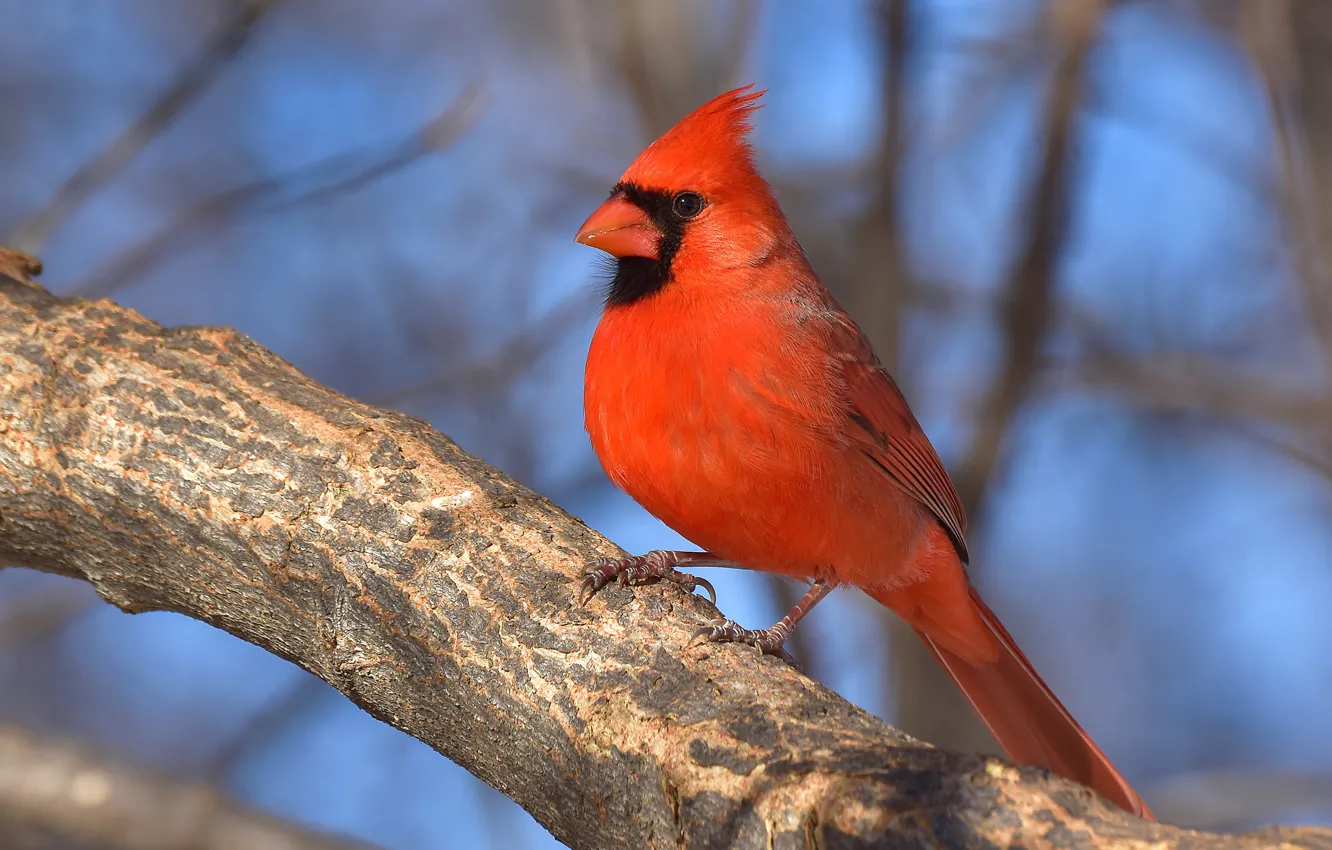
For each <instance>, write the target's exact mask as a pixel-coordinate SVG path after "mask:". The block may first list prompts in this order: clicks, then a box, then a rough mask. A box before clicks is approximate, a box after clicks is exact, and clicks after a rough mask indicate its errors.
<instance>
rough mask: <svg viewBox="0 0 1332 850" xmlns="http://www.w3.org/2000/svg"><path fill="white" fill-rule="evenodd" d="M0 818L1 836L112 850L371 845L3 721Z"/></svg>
mask: <svg viewBox="0 0 1332 850" xmlns="http://www.w3.org/2000/svg"><path fill="white" fill-rule="evenodd" d="M0 824H4V832H3V834H4V835H5V836H6V838H7V839H8V838H10V837H12V835H13V834H14V833H15V832H39V833H41V834H44V835H48V836H52V837H56V838H60V839H62V840H63V841H68V842H78V843H80V844H81V845H82V844H86V845H92V846H96V847H104V848H108V850H176V848H181V847H189V848H193V850H228V848H238V847H244V848H246V850H370V845H368V844H363V843H361V842H359V841H350V840H346V839H338V838H334V837H332V836H329V835H325V834H323V833H319V832H315V831H313V830H310V829H306V828H303V827H299V826H295V825H293V824H290V823H286V822H284V821H282V820H280V819H278V818H276V817H273V816H272V815H268V814H264V813H261V812H256V811H252V810H249V809H246V808H244V807H242V806H240V805H238V804H237V803H235V802H234V801H232V800H229V799H227V798H226V797H224V796H223V795H222V794H220V793H218V791H217V789H216V788H215V787H214V786H212V785H209V784H207V783H205V782H182V781H181V780H179V779H174V778H170V777H166V776H157V775H154V774H150V773H146V772H141V771H138V770H135V769H132V768H128V767H125V766H123V765H118V764H114V763H112V762H108V761H106V760H105V759H101V758H98V757H96V756H93V755H90V754H88V753H86V752H83V751H82V750H81V749H79V748H77V747H74V746H70V745H68V744H62V743H54V742H50V741H43V740H41V739H39V738H37V737H35V736H33V735H32V734H30V733H28V732H25V731H23V730H21V729H16V728H14V727H11V726H0ZM6 846H8V843H6Z"/></svg>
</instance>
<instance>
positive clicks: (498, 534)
mask: <svg viewBox="0 0 1332 850" xmlns="http://www.w3.org/2000/svg"><path fill="white" fill-rule="evenodd" d="M3 267H8V268H11V269H15V268H21V264H19V263H12V262H11V263H5V262H0V268H3ZM0 399H3V402H0V561H5V562H10V563H16V564H19V565H24V566H28V567H32V568H35V569H39V570H45V571H48V572H52V573H58V574H62V575H67V576H73V577H77V578H82V579H84V580H86V581H89V582H91V583H92V584H93V586H94V587H96V588H97V591H98V592H99V593H100V594H101V595H102V596H103V597H104V598H105V599H107V600H109V601H111V602H113V603H114V604H116V605H118V606H119V607H121V608H123V609H124V610H126V611H148V610H170V611H177V612H180V613H182V614H185V615H187V616H190V617H194V618H197V619H200V620H203V621H205V622H207V623H210V624H212V625H214V626H216V627H218V628H220V629H224V630H226V631H228V632H230V633H231V634H233V635H236V636H238V637H240V638H242V639H244V640H247V641H250V642H252V643H255V644H257V645H258V646H261V647H264V648H265V649H268V650H269V651H271V652H274V653H276V654H278V655H280V656H282V657H284V658H288V659H290V660H292V661H293V662H295V663H297V664H299V665H300V666H302V667H304V668H305V669H307V670H309V671H311V672H312V673H314V674H315V675H317V676H319V677H320V678H322V679H324V680H325V681H327V682H329V683H330V684H332V685H333V686H334V687H336V688H337V689H338V690H340V691H342V693H344V694H345V695H347V696H348V697H349V698H350V699H352V700H353V701H355V702H356V703H357V704H358V705H360V706H361V707H363V708H364V709H365V710H366V711H368V712H370V713H371V714H373V715H374V716H376V717H378V718H380V719H382V720H384V721H385V722H388V723H391V724H393V725H394V726H396V727H398V728H399V729H402V730H404V731H405V732H407V733H408V734H410V735H413V736H415V737H417V738H419V739H421V740H422V741H425V742H426V743H428V744H430V745H431V746H433V747H434V748H435V749H437V750H438V751H439V752H441V753H443V754H444V755H446V756H448V757H449V758H452V759H453V760H454V761H456V762H458V763H459V764H461V765H462V766H463V767H465V768H466V769H468V770H470V771H471V772H473V773H474V774H476V775H477V776H478V777H480V778H481V779H483V780H484V781H486V782H488V783H489V784H491V785H493V786H495V787H496V788H498V789H500V790H501V791H503V792H504V793H505V794H507V795H509V796H510V797H512V798H513V799H515V800H516V801H518V802H519V803H520V804H521V805H522V806H523V807H524V808H526V809H527V810H528V811H529V812H531V813H532V814H533V815H534V816H535V817H536V819H537V820H538V821H539V822H540V823H542V824H543V825H544V826H545V827H546V828H548V829H549V830H550V831H551V832H552V833H553V834H554V835H555V836H556V837H557V838H559V839H560V840H561V841H564V842H566V843H567V844H569V845H570V846H572V847H574V848H580V850H581V848H612V847H613V848H619V847H639V846H648V847H665V846H670V847H737V848H750V847H772V846H778V847H791V848H797V847H815V846H818V847H832V846H837V847H868V846H883V845H885V844H889V843H897V844H904V845H910V846H917V845H920V844H925V843H929V844H942V845H947V846H950V847H963V846H980V845H983V844H989V843H993V844H998V845H1001V846H1009V845H1011V844H1014V843H1022V844H1023V845H1025V846H1028V847H1033V848H1040V847H1053V846H1055V845H1057V844H1058V845H1060V846H1062V845H1063V844H1065V843H1067V841H1068V836H1071V835H1077V836H1079V839H1078V840H1079V842H1082V843H1086V844H1093V845H1095V844H1099V845H1102V846H1108V845H1109V844H1110V843H1114V844H1115V845H1116V846H1145V845H1146V843H1147V842H1159V843H1158V844H1156V845H1155V846H1158V847H1175V846H1181V845H1182V844H1183V843H1188V844H1190V845H1191V846H1195V847H1202V846H1206V847H1226V848H1252V847H1260V846H1270V845H1271V844H1272V843H1273V842H1275V841H1277V840H1278V839H1280V840H1286V841H1288V842H1290V843H1291V844H1292V845H1295V846H1305V847H1313V846H1314V845H1315V843H1316V842H1319V841H1322V842H1324V843H1325V842H1327V841H1329V840H1332V833H1330V832H1328V831H1320V830H1313V829H1310V830H1285V831H1281V832H1279V833H1276V832H1269V833H1264V834H1263V835H1261V836H1250V837H1242V836H1241V837H1236V836H1220V835H1217V836H1203V835H1199V834H1195V833H1186V832H1183V831H1180V830H1177V829H1173V828H1170V827H1166V826H1159V825H1154V824H1148V823H1145V822H1142V821H1139V820H1136V819H1134V818H1132V817H1131V816H1129V815H1127V814H1126V813H1124V812H1121V811H1119V810H1118V809H1116V808H1114V807H1112V806H1110V805H1109V804H1108V803H1106V802H1104V801H1103V800H1101V799H1100V798H1098V797H1096V796H1095V795H1094V794H1093V793H1092V792H1091V791H1089V790H1087V789H1084V788H1081V787H1080V786H1077V785H1074V784H1071V783H1069V782H1067V781H1064V780H1061V779H1057V778H1053V777H1051V776H1049V775H1048V774H1047V773H1045V772H1044V771H1041V770H1038V769H1034V768H1021V769H1017V768H1013V767H1011V766H1009V765H1007V764H1005V763H1004V762H1002V761H1000V760H997V759H980V758H975V757H969V756H963V755H956V754H952V753H947V752H943V751H940V750H935V749H932V748H929V747H926V746H923V745H921V744H919V743H918V742H915V741H913V740H911V739H909V738H907V737H905V736H903V735H901V734H900V733H898V732H896V731H895V730H893V729H891V728H889V727H888V726H886V725H885V724H883V723H882V722H880V721H879V720H877V719H875V718H873V717H871V716H869V715H867V714H865V713H864V712H862V711H860V710H858V709H856V708H855V707H853V706H851V705H849V704H848V703H846V702H845V701H844V700H842V699H841V698H839V697H838V696H837V695H836V694H833V693H831V692H829V691H828V690H826V689H824V688H822V687H820V686H819V685H817V684H815V683H813V682H811V681H809V680H808V679H806V678H804V677H803V676H801V675H800V674H799V673H797V672H796V671H795V670H793V669H791V668H790V667H788V666H786V665H785V664H783V663H782V662H780V661H779V660H777V659H773V658H766V657H761V656H758V655H756V654H755V653H754V652H753V650H752V649H751V648H747V647H743V646H717V645H702V646H695V645H691V643H692V636H693V633H694V630H695V629H696V628H697V627H698V626H699V625H701V624H702V623H703V622H704V621H706V620H708V619H710V618H712V617H713V616H715V615H716V614H717V611H716V610H715V609H714V608H712V606H710V605H709V604H708V603H707V602H706V601H705V600H703V599H702V598H700V597H695V596H689V595H686V594H683V593H681V592H680V591H679V590H678V589H677V588H674V587H666V588H662V587H650V588H637V589H629V588H622V587H619V586H613V587H610V588H607V589H606V590H604V591H603V592H602V593H601V594H599V595H598V596H597V597H596V598H595V599H594V600H593V601H592V602H591V603H589V606H588V607H587V608H586V609H584V608H581V607H578V606H576V605H575V604H573V594H574V590H575V589H576V587H577V577H578V575H579V569H580V565H581V564H582V563H583V561H585V560H586V559H589V558H593V557H596V556H604V555H618V554H619V552H618V551H617V550H616V549H615V548H614V547H613V546H611V545H610V544H609V543H607V542H606V541H605V540H604V539H602V538H601V537H599V536H598V535H596V534H595V533H594V532H592V531H590V530H589V529H588V528H586V527H585V526H584V525H583V524H582V523H580V522H579V521H578V520H577V519H575V518H573V517H570V516H569V515H567V514H565V513H564V512H562V511H560V510H559V509H558V508H556V507H555V506H554V505H552V504H550V503H549V502H547V501H546V500H544V499H542V498H541V497H539V496H537V495H536V494H534V493H532V492H531V491H529V490H527V489H525V488H523V487H522V486H521V485H519V484H517V483H515V482H513V481H511V480H509V479H507V478H505V477H504V476H503V475H502V474H500V473H499V472H498V471H496V470H494V469H493V468H491V467H489V466H488V465H486V464H485V463H483V462H482V461H480V460H478V459H476V458H474V457H471V456H469V455H467V454H466V453H464V452H463V451H461V450H460V449H459V448H458V447H457V446H456V445H454V444H453V443H452V442H451V441H450V440H449V439H448V438H447V437H445V436H443V435H442V434H439V433H437V432H435V431H433V430H431V429H430V427H429V426H428V425H427V424H426V423H424V422H421V421H419V420H416V419H412V418H410V417H407V416H403V415H400V414H395V413H389V412H386V411H382V410H376V409H374V408H371V407H368V406H365V405H362V404H358V403H356V402H353V401H351V400H349V399H346V398H344V397H342V396H340V395H338V394H337V393H334V392H333V391H331V390H329V389H327V388H324V387H322V386H319V385H318V384H316V383H314V382H313V381H311V380H310V379H309V378H307V377H305V376H304V375H302V374H301V373H299V372H298V371H296V370H295V369H294V368H292V367H291V366H290V365H288V364H287V363H285V362H283V361H282V360H280V359H279V358H277V357H276V356H274V355H273V354H271V353H269V352H268V351H266V350H264V349H263V348H260V347H259V346H257V345H255V344H254V343H253V342H251V341H250V340H248V339H246V338H245V337H243V336H241V335H240V334H238V333H236V332H234V331H231V330H228V329H221V328H180V329H174V330H168V329H163V328H162V327H160V326H158V325H156V324H154V323H153V322H150V321H148V320H146V319H144V318H143V317H141V316H139V315H138V314H137V313H134V312H132V311H129V310H125V309H123V308H121V307H118V306H116V305H114V304H112V303H110V302H107V301H97V302H89V301H84V300H80V299H60V298H56V297H54V296H51V295H50V294H48V293H47V292H46V291H45V290H43V289H41V288H40V287H39V286H37V285H36V284H35V283H32V282H31V281H29V280H0Z"/></svg>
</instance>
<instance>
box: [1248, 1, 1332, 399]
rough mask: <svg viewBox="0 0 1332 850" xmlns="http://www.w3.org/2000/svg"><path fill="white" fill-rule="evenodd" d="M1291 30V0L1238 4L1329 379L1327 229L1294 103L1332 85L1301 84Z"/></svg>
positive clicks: (1331, 338)
mask: <svg viewBox="0 0 1332 850" xmlns="http://www.w3.org/2000/svg"><path fill="white" fill-rule="evenodd" d="M1292 26H1293V22H1292V20H1291V6H1290V0H1242V2H1241V4H1240V16H1239V28H1240V38H1241V40H1242V41H1243V42H1244V44H1245V46H1246V47H1247V48H1248V51H1249V54H1250V55H1251V56H1252V57H1253V62H1254V64H1255V65H1256V67H1257V70H1258V77H1259V80H1260V81H1261V82H1262V85H1263V89H1264V91H1265V93H1266V95H1267V102H1268V105H1269V108H1270V110H1271V115H1272V128H1273V133H1274V135H1275V137H1276V143H1277V145H1276V147H1277V156H1278V163H1279V166H1280V171H1281V176H1282V180H1281V186H1282V197H1283V198H1284V201H1285V203H1284V206H1285V209H1286V218H1287V221H1288V222H1289V226H1290V230H1291V233H1292V237H1293V239H1292V241H1293V243H1294V245H1293V247H1294V250H1295V258H1296V261H1297V264H1298V280H1299V282H1300V283H1301V284H1302V286H1301V289H1302V291H1303V293H1304V301H1305V306H1306V312H1307V315H1308V317H1309V321H1310V323H1311V324H1312V326H1313V330H1314V333H1315V334H1316V336H1317V338H1318V340H1319V343H1320V344H1321V346H1322V349H1323V353H1324V356H1325V358H1326V365H1327V371H1328V374H1329V376H1332V285H1329V284H1330V282H1329V280H1328V278H1327V271H1328V263H1327V255H1326V248H1325V246H1324V245H1322V239H1321V238H1320V237H1321V236H1322V235H1323V234H1328V233H1332V229H1330V228H1329V227H1328V223H1327V222H1324V221H1322V220H1321V219H1322V213H1323V212H1324V211H1323V210H1321V209H1320V203H1319V202H1320V200H1321V199H1319V198H1318V197H1317V196H1316V193H1315V192H1316V189H1317V188H1318V186H1319V183H1318V180H1317V178H1316V176H1315V175H1314V172H1313V163H1311V162H1310V159H1309V150H1308V145H1307V138H1306V128H1305V126H1304V122H1303V120H1302V117H1301V115H1300V112H1299V109H1298V105H1297V99H1298V89H1299V87H1300V86H1301V85H1310V84H1312V85H1315V86H1318V87H1319V95H1318V96H1320V97H1326V96H1327V95H1326V92H1325V91H1323V90H1322V87H1321V85H1322V84H1323V83H1326V82H1332V81H1329V80H1321V81H1320V80H1301V78H1300V76H1299V74H1298V72H1297V71H1298V65H1297V63H1298V61H1299V60H1298V52H1299V51H1298V50H1297V48H1296V46H1295V41H1294V35H1293V33H1292Z"/></svg>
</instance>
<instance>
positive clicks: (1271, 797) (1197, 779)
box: [1151, 770, 1332, 831]
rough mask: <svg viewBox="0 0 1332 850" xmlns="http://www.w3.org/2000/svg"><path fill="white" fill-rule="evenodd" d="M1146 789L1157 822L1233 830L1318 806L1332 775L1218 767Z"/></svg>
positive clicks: (1329, 793)
mask: <svg viewBox="0 0 1332 850" xmlns="http://www.w3.org/2000/svg"><path fill="white" fill-rule="evenodd" d="M1151 791H1152V794H1151V798H1152V808H1153V809H1154V810H1155V811H1156V815H1157V817H1159V818H1161V819H1162V820H1168V821H1169V822H1170V823H1176V824H1179V825H1180V826H1184V827H1188V828H1190V829H1210V830H1223V831H1233V830H1236V829H1243V828H1245V827H1247V826H1250V825H1252V824H1255V823H1269V822H1271V821H1274V820H1282V819H1286V818H1290V817H1299V816H1300V815H1302V814H1304V813H1305V812H1310V811H1316V810H1318V809H1320V808H1323V807H1324V806H1326V805H1327V801H1328V800H1332V776H1319V775H1315V774H1305V775H1301V774H1293V773H1274V772H1270V771H1245V772H1241V771H1236V770H1218V771H1209V772H1205V773H1186V774H1181V775H1178V776H1172V777H1171V778H1170V779H1168V780H1166V781H1164V782H1159V783H1157V784H1156V785H1154V786H1153V787H1152V789H1151Z"/></svg>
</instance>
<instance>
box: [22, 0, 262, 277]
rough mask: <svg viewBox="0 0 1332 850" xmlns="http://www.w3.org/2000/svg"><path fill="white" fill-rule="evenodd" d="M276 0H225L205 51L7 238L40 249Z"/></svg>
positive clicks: (230, 54)
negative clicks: (222, 19) (221, 20)
mask: <svg viewBox="0 0 1332 850" xmlns="http://www.w3.org/2000/svg"><path fill="white" fill-rule="evenodd" d="M280 2H281V0H227V6H228V12H229V15H230V17H229V20H228V21H227V22H226V23H225V24H223V25H222V26H221V27H220V28H219V29H218V30H217V31H216V32H214V33H213V35H212V37H211V38H210V39H209V41H208V44H207V45H205V46H204V49H203V51H202V52H201V53H200V54H199V55H198V56H197V57H195V59H194V61H192V62H190V64H188V65H186V66H185V68H184V69H183V70H182V71H181V72H180V75H179V76H178V77H177V78H176V80H175V82H173V83H172V84H171V86H170V87H168V88H167V90H166V91H165V92H163V93H162V94H161V95H160V96H159V97H158V98H157V100H156V101H154V102H153V104H152V105H151V106H149V107H148V109H147V110H146V111H145V112H144V113H143V114H142V115H140V116H139V117H138V119H137V120H135V121H134V122H133V123H132V124H130V125H129V126H128V127H126V128H125V129H124V130H122V131H121V133H120V135H118V136H116V137H115V139H113V140H112V141H111V144H110V145H108V146H107V147H106V148H105V149H104V150H102V151H101V152H100V153H98V154H97V155H96V156H94V157H93V158H92V159H90V160H88V161H87V162H85V163H84V164H83V165H82V166H80V167H79V169H78V170H77V171H75V172H74V173H73V174H72V175H70V176H69V178H68V179H67V180H66V181H65V182H64V183H63V184H62V185H61V186H60V187H59V188H58V189H56V190H55V192H54V193H52V195H51V197H50V199H49V200H47V202H46V203H45V204H44V205H43V206H41V207H40V208H38V209H37V210H35V211H34V212H33V213H31V214H30V215H29V216H28V217H27V218H25V219H23V220H22V221H20V222H19V223H18V224H17V225H15V227H14V229H13V230H11V231H10V233H9V235H8V236H7V237H6V238H5V242H6V243H7V244H9V245H12V246H14V247H15V248H18V249H19V250H22V251H28V252H30V253H37V252H39V251H40V250H41V249H42V247H43V246H44V245H45V244H46V241H47V240H48V239H49V238H50V237H51V234H52V233H54V232H55V231H56V230H57V229H58V228H59V227H60V226H61V225H62V224H64V223H65V221H67V220H68V219H69V217H70V216H72V215H73V214H74V213H75V212H77V211H78V209H79V208H80V207H82V206H83V204H84V203H85V202H87V200H88V199H89V198H90V197H92V196H93V195H94V194H95V193H96V192H97V191H98V190H99V189H100V188H101V187H102V186H105V185H106V184H107V183H109V182H111V180H113V179H114V178H115V177H116V175H117V174H119V173H120V172H121V170H123V169H124V168H125V166H127V165H129V163H130V162H131V161H132V160H133V159H134V158H135V157H136V156H138V155H139V153H140V151H142V150H143V149H144V148H146V147H147V146H148V145H149V144H150V143H151V142H152V141H153V139H155V138H157V136H158V135H160V134H161V133H162V131H163V130H165V129H166V128H167V127H168V126H169V125H170V124H171V122H172V121H174V120H175V119H176V118H177V117H178V116H179V115H180V113H181V112H183V111H184V110H185V108H186V107H188V106H189V105H190V104H191V103H192V102H193V101H194V99H195V97H197V96H198V95H199V93H200V92H202V91H203V90H204V89H206V88H207V87H208V86H209V84H210V83H212V81H213V80H214V79H215V78H216V77H217V75H218V74H219V73H221V72H222V70H224V69H225V68H226V67H227V65H228V64H230V62H231V60H232V59H234V58H235V57H236V56H237V55H238V54H239V53H240V51H241V49H242V48H243V47H244V46H245V45H246V44H247V43H248V42H249V40H250V37H251V36H252V35H254V32H255V30H256V28H257V27H258V25H259V23H260V22H261V21H262V20H263V19H264V18H265V17H266V16H267V15H268V13H269V12H271V11H273V9H275V8H277V6H278V5H279V3H280Z"/></svg>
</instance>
